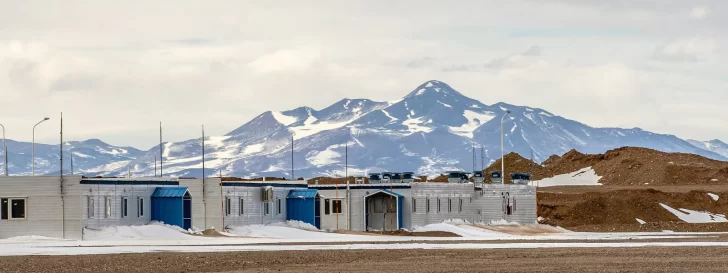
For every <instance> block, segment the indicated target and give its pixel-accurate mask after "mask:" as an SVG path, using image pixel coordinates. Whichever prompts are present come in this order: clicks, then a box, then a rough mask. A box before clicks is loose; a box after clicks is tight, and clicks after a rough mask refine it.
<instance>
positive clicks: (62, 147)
mask: <svg viewBox="0 0 728 273" xmlns="http://www.w3.org/2000/svg"><path fill="white" fill-rule="evenodd" d="M33 136H34V137H35V133H33ZM34 142H35V141H34ZM60 153H61V156H60V158H61V181H63V112H61V152H60ZM33 161H35V160H33Z"/></svg>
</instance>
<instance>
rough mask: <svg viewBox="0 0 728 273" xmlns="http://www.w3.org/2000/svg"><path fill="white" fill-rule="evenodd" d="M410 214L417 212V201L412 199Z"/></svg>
mask: <svg viewBox="0 0 728 273" xmlns="http://www.w3.org/2000/svg"><path fill="white" fill-rule="evenodd" d="M412 212H417V199H415V198H414V197H412Z"/></svg>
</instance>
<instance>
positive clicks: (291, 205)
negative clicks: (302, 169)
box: [286, 189, 321, 229]
mask: <svg viewBox="0 0 728 273" xmlns="http://www.w3.org/2000/svg"><path fill="white" fill-rule="evenodd" d="M286 220H297V221H301V222H304V223H309V224H311V225H313V226H315V227H316V228H318V229H320V228H321V196H320V195H319V194H318V190H317V189H300V190H291V191H290V192H288V196H287V197H286Z"/></svg>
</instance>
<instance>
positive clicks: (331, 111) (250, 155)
mask: <svg viewBox="0 0 728 273" xmlns="http://www.w3.org/2000/svg"><path fill="white" fill-rule="evenodd" d="M506 111H510V114H508V115H507V116H505V118H504V123H503V128H504V130H503V131H504V133H505V146H504V147H505V149H504V150H505V152H506V153H508V152H513V151H515V152H518V153H520V154H521V155H522V156H524V157H527V158H529V157H531V156H533V159H534V160H536V161H543V160H545V159H546V158H548V157H549V156H550V155H552V154H563V153H565V152H567V151H569V150H571V149H576V150H578V151H581V152H584V153H603V152H605V151H607V150H609V149H613V148H618V147H622V146H639V147H647V148H652V149H656V150H661V151H666V152H685V153H695V154H700V155H703V156H706V157H709V158H714V159H719V160H728V158H727V156H726V155H725V154H724V155H719V154H718V153H716V152H715V151H712V150H705V149H703V148H705V147H696V146H694V145H693V144H691V143H688V142H687V141H684V140H682V139H680V138H677V137H675V136H672V135H663V134H656V133H651V132H647V131H644V130H641V129H639V128H633V129H620V128H593V127H589V126H587V125H585V124H582V123H579V122H576V121H573V120H569V119H566V118H563V117H560V116H557V115H555V114H553V113H551V112H549V111H546V110H543V109H538V108H532V107H526V106H516V105H511V104H506V103H496V104H493V105H486V104H483V103H481V102H479V101H477V100H474V99H471V98H468V97H466V96H464V95H462V94H461V93H460V92H458V91H456V90H455V89H453V88H452V87H450V86H449V85H447V84H445V83H443V82H440V81H428V82H425V83H423V84H422V85H420V86H418V87H417V88H415V89H414V90H413V91H412V92H410V93H409V94H407V95H406V96H404V97H402V98H401V99H399V100H395V101H390V102H376V101H372V100H368V99H343V100H341V101H338V102H336V103H334V104H333V105H331V106H329V107H326V108H324V109H321V110H316V109H312V108H310V107H299V108H296V109H293V110H288V111H268V112H265V113H262V114H260V115H259V116H257V117H255V118H254V119H252V120H251V121H249V122H247V123H245V124H243V125H242V126H240V127H238V128H236V129H234V130H232V131H231V132H230V133H228V134H226V135H224V136H208V137H205V139H204V146H205V165H204V167H205V168H204V172H205V175H207V176H217V175H219V174H220V173H222V175H225V176H242V177H252V176H264V175H265V176H284V177H289V178H290V176H291V168H292V166H291V165H292V164H291V163H292V161H293V168H294V172H295V176H296V177H314V176H319V175H329V176H342V175H344V174H345V173H348V174H349V175H352V174H356V175H362V174H364V173H365V172H380V171H413V172H416V173H418V174H422V175H437V174H440V173H442V172H444V171H447V170H454V169H461V170H468V171H470V170H471V169H472V168H473V165H475V166H476V168H480V167H481V166H487V165H489V164H490V163H491V162H493V161H494V160H496V159H497V158H499V157H500V154H501V148H500V147H501V146H500V145H501V144H500V132H501V131H500V128H501V118H503V117H504V115H506ZM292 140H293V142H292ZM87 142H88V141H87ZM202 142H203V140H202V139H201V138H198V139H191V140H186V141H182V142H175V143H163V144H162V145H163V154H162V157H163V158H164V165H163V171H164V175H165V176H192V177H200V176H202V174H203V164H202V162H203V161H202ZM292 143H293V146H292V145H291V144H292ZM67 146H68V147H67V149H69V150H70V151H72V152H73V154H74V160H75V161H76V162H79V163H80V160H82V159H86V158H89V161H88V162H86V163H83V164H88V165H78V164H79V163H76V165H77V166H78V167H76V169H77V170H82V171H84V172H85V173H87V174H88V175H99V174H100V175H106V176H109V175H112V176H124V175H126V174H127V172H131V174H132V176H153V175H154V174H155V169H157V170H158V169H159V162H157V167H156V168H155V159H156V160H157V161H159V157H160V154H159V153H160V147H159V146H157V147H154V148H152V149H150V150H149V151H147V152H138V151H136V150H134V149H132V148H119V147H106V148H104V149H103V150H104V151H107V153H101V152H98V153H92V151H96V149H95V148H93V147H96V146H93V145H91V146H90V147H92V148H89V149H86V150H82V149H81V145H80V144H74V142H71V143H69V145H67ZM473 147H476V149H477V150H478V151H480V148H481V147H482V148H483V150H484V151H485V155H484V158H485V162H482V161H481V160H480V154H479V155H478V156H477V163H476V164H473V154H472V149H473ZM51 148H52V146H48V149H51ZM55 148H56V150H55V151H51V150H48V151H45V152H43V154H45V155H44V156H45V157H44V158H45V160H46V161H48V164H47V165H48V166H47V168H46V169H44V170H48V171H47V172H51V171H50V170H52V169H53V168H55V170H57V169H58V168H57V163H56V165H52V163H55V162H53V160H56V161H57V159H58V151H57V147H55ZM36 149H37V150H36V152H37V154H38V146H36ZM114 149H117V150H118V151H119V152H117V153H113V152H110V153H109V152H108V151H114ZM121 150H124V151H126V153H121ZM13 151H15V153H16V154H18V153H19V151H20V150H18V149H11V152H13ZM20 152H22V151H20ZM137 152H138V153H137ZM76 153H78V154H76ZM347 154H348V156H346V155H347ZM84 155H85V156H89V157H84ZM103 156H113V157H110V158H103ZM91 159H94V160H95V159H98V161H92V160H91ZM11 161H13V159H11ZM26 161H27V162H28V163H29V162H30V161H29V159H26ZM20 162H25V161H22V160H20ZM65 165H66V163H65V162H64V166H65ZM23 166H24V165H23ZM28 166H29V164H28ZM347 166H348V168H347ZM11 167H12V165H11ZM115 167H116V168H115ZM28 168H29V167H28ZM28 168H25V169H23V170H26V169H28ZM36 168H38V165H36ZM66 168H67V167H66ZM66 168H64V169H66ZM28 170H29V169H28ZM18 172H20V171H18ZM18 172H15V171H13V170H12V168H11V174H14V173H18ZM56 172H57V171H56ZM157 173H158V172H157Z"/></svg>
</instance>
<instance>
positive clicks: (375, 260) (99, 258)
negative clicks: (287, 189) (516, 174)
mask: <svg viewBox="0 0 728 273" xmlns="http://www.w3.org/2000/svg"><path fill="white" fill-rule="evenodd" d="M726 259H728V248H725V247H636V248H548V249H545V248H540V249H468V250H458V249H447V250H422V249H411V250H387V251H382V250H326V251H313V250H307V251H276V252H275V253H271V252H268V251H263V252H225V253H222V252H221V253H143V254H115V255H85V256H16V257H0V271H2V272H74V273H76V272H112V273H113V272H122V273H136V272H140V273H141V272H155V273H166V272H405V273H406V272H661V273H662V272H728V263H726V262H725V261H726Z"/></svg>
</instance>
